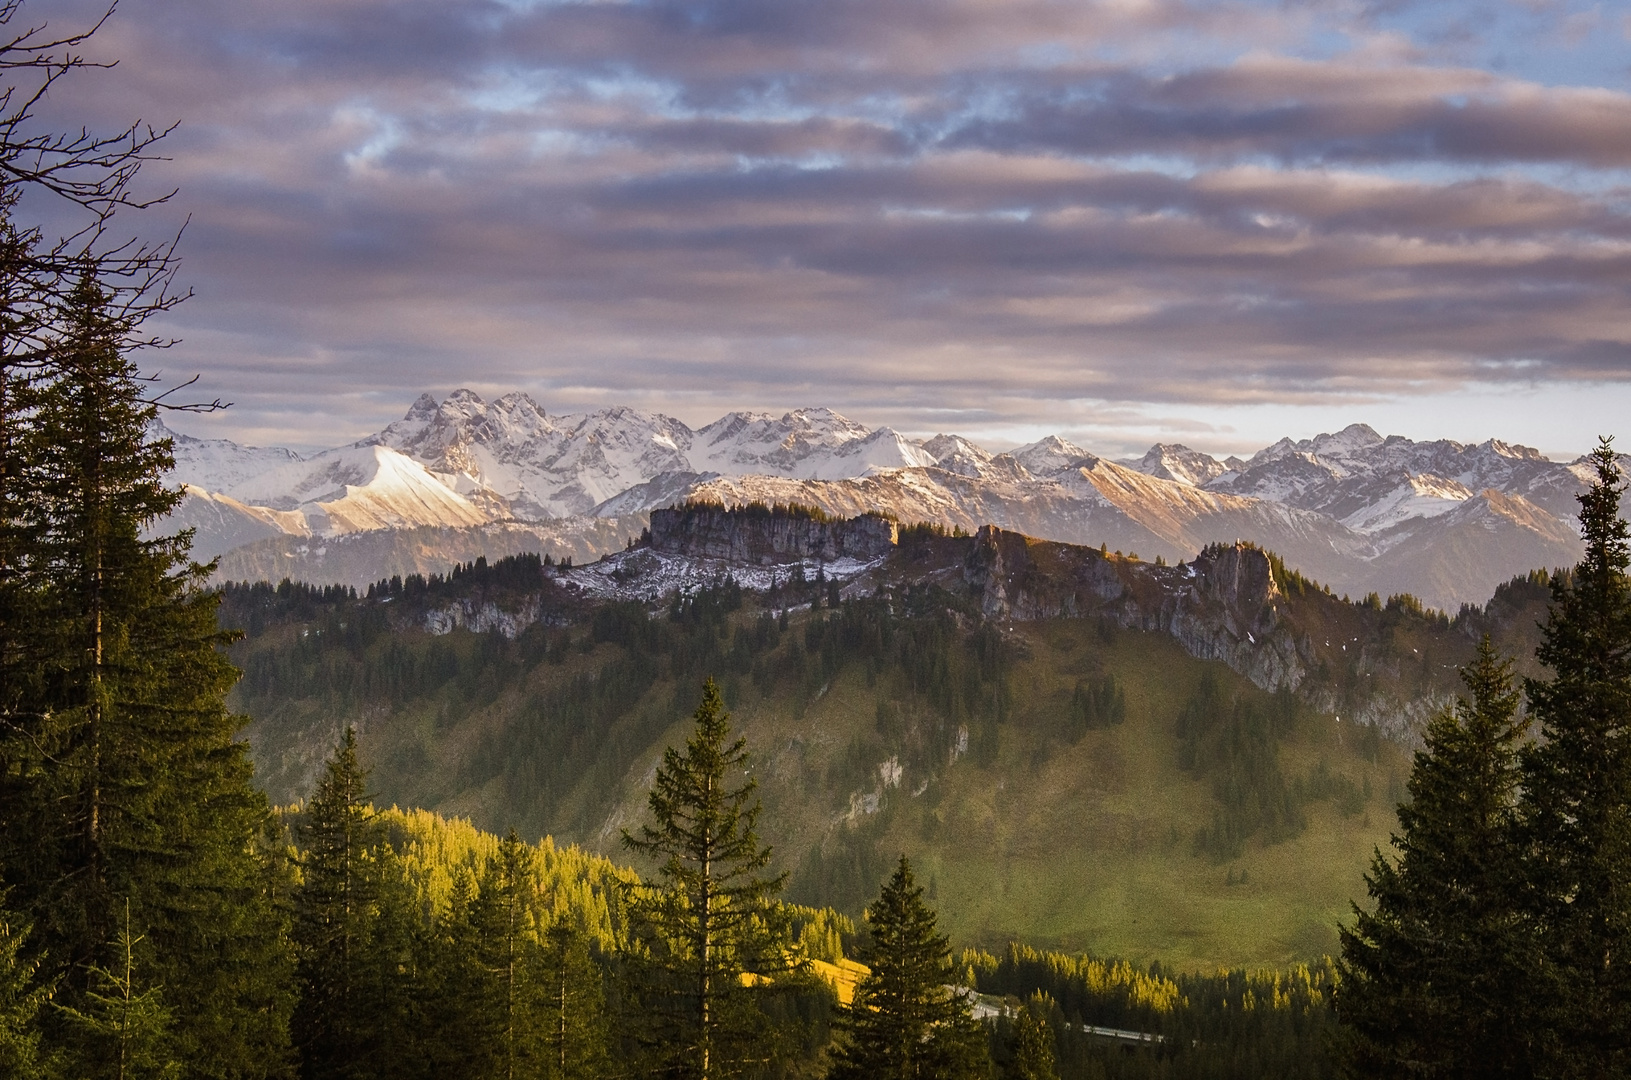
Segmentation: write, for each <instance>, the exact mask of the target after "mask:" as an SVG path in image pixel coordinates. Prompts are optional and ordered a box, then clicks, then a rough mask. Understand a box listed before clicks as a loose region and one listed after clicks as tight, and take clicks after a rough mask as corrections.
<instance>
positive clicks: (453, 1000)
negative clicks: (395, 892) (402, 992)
mask: <svg viewBox="0 0 1631 1080" xmlns="http://www.w3.org/2000/svg"><path fill="white" fill-rule="evenodd" d="M482 899H483V898H478V897H477V895H476V880H475V876H474V874H473V873H472V872H471V870H470V868H469V867H467V866H461V867H459V868H458V869H457V871H456V872H455V875H454V878H453V890H452V894H451V896H450V897H449V899H448V906H447V910H446V911H445V912H442V913H441V914H440V917H439V918H438V919H437V920H436V921H435V923H434V924H433V925H432V926H430V927H428V928H427V929H426V932H424V933H422V934H421V935H420V942H419V948H418V949H417V950H416V951H417V952H418V953H419V957H420V962H419V964H418V968H419V972H420V979H419V982H418V985H417V986H416V987H415V991H416V992H415V995H414V997H415V1002H414V1004H415V1008H414V1024H413V1031H412V1035H411V1038H412V1041H413V1042H415V1043H416V1044H417V1045H418V1046H419V1047H420V1053H419V1055H418V1058H419V1060H418V1062H416V1065H418V1066H420V1067H422V1068H423V1070H424V1072H425V1074H426V1075H429V1076H453V1075H458V1076H468V1077H472V1078H480V1077H488V1076H494V1075H503V1073H502V1071H498V1070H496V1069H495V1065H496V1064H497V1063H498V1060H499V1056H500V1055H499V1053H498V1049H499V1046H498V1044H499V1041H500V1036H501V1033H502V1025H503V1022H504V1015H503V1006H504V1002H503V999H502V998H501V996H500V993H499V984H498V979H497V978H496V976H495V973H494V971H493V970H492V968H491V967H490V966H489V963H488V952H489V949H488V944H489V943H488V941H487V940H485V935H484V934H483V929H484V927H483V925H482V924H483V922H484V921H485V920H484V919H483V917H482V911H481V908H482V906H483V904H482Z"/></svg>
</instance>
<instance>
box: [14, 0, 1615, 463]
mask: <svg viewBox="0 0 1631 1080" xmlns="http://www.w3.org/2000/svg"><path fill="white" fill-rule="evenodd" d="M94 10H95V9H94V6H91V5H87V4H85V3H82V2H80V0H27V2H26V3H25V6H24V8H23V10H22V12H21V13H20V14H19V15H18V16H17V18H16V19H15V20H14V22H16V21H19V20H20V21H26V22H30V23H37V22H48V23H49V24H50V26H51V28H52V29H53V30H59V29H68V28H72V27H74V26H77V25H79V24H83V23H84V22H85V21H86V20H87V19H88V18H90V17H91V15H92V13H93V11H94ZM84 53H85V54H86V55H87V57H90V58H92V59H99V60H114V59H116V60H117V61H118V64H117V65H116V66H115V67H113V68H111V69H107V70H95V71H87V72H81V73H79V74H77V75H76V76H75V77H74V78H73V79H71V80H68V81H65V82H63V83H61V84H59V85H58V86H57V87H55V88H54V89H53V90H52V93H51V95H50V97H49V99H48V100H47V101H46V102H44V103H43V105H42V107H41V110H40V117H39V119H40V122H41V123H45V124H56V125H65V126H68V127H71V128H75V129H77V128H78V127H80V126H82V125H89V126H91V127H92V128H102V129H117V128H120V127H123V126H124V125H126V124H128V123H130V122H131V121H132V120H135V119H138V118H139V119H141V120H143V121H146V122H149V123H153V124H159V125H168V124H170V123H179V126H178V127H177V129H176V130H175V132H174V133H173V134H172V135H170V136H169V137H168V138H167V139H166V140H165V143H164V153H165V155H166V157H167V160H164V161H158V162H153V163H151V164H150V165H149V166H148V168H147V169H146V171H145V172H144V174H143V178H142V182H143V184H145V185H151V190H152V191H154V192H161V191H164V190H169V189H170V188H175V189H177V194H176V195H175V196H174V198H173V199H171V200H170V202H169V203H167V204H165V205H164V206H162V207H159V208H156V209H152V210H148V211H144V212H143V213H141V214H139V215H138V214H131V215H127V216H126V217H125V218H124V219H123V220H121V221H120V227H121V228H125V229H128V230H130V231H131V232H132V233H133V234H135V235H142V236H159V235H163V234H164V233H165V232H166V231H167V230H172V229H175V228H177V227H179V225H180V224H181V223H182V222H183V221H185V222H186V228H185V232H184V234H183V238H182V242H181V246H180V253H181V256H182V260H183V261H182V269H181V281H182V283H183V284H184V285H186V286H188V287H190V288H191V289H192V290H193V292H194V296H193V298H192V299H191V300H189V301H188V302H187V303H185V304H183V305H182V306H181V307H179V308H178V309H176V310H175V311H174V312H173V313H171V314H169V315H167V316H165V317H164V319H163V320H162V321H161V322H160V323H158V324H155V326H154V327H151V328H150V329H153V330H156V331H158V332H162V333H164V334H167V335H170V336H173V337H175V338H178V339H179V344H178V345H176V346H175V347H173V348H172V349H171V350H169V351H168V352H166V353H164V354H162V355H160V354H150V355H149V356H148V357H146V358H145V359H144V363H145V364H147V365H148V366H149V367H150V368H152V369H154V370H162V371H164V372H165V373H166V374H167V375H169V376H172V377H181V376H186V375H191V374H195V373H196V374H198V375H199V376H200V382H199V384H198V389H199V391H200V392H201V393H203V394H205V395H207V396H210V397H215V396H219V397H221V398H224V399H226V400H229V401H232V402H234V403H235V404H234V405H233V407H232V408H231V409H230V410H227V411H226V412H225V413H222V414H217V415H213V416H208V417H186V418H183V419H180V420H177V421H176V422H175V424H174V425H173V426H175V427H177V428H178V429H179V430H184V431H189V432H191V433H194V434H199V435H208V436H220V437H230V438H235V439H237V440H238V441H241V442H251V443H261V444H268V443H272V444H282V445H294V446H299V447H306V448H315V447H319V446H332V445H336V444H339V443H342V442H346V441H349V440H351V439H355V438H358V437H361V436H363V435H366V434H368V433H370V432H372V431H375V430H378V429H379V428H380V427H382V426H384V424H386V423H388V422H389V421H391V420H393V419H396V418H398V417H399V416H400V415H401V414H402V413H403V412H404V411H405V410H406V409H407V407H408V405H409V404H410V403H411V402H412V401H413V399H414V398H416V397H417V396H418V395H419V394H420V393H421V392H422V391H426V390H429V391H431V392H433V393H436V394H438V395H441V394H445V393H446V392H448V391H451V390H453V389H455V388H457V387H461V386H465V387H470V388H472V389H474V390H476V391H477V392H478V393H481V394H483V395H489V396H496V395H497V394H499V393H503V392H506V391H509V390H524V391H526V392H528V393H530V394H531V395H532V396H533V397H534V398H535V399H536V400H537V401H538V402H539V403H540V404H541V405H542V406H543V407H544V408H545V409H546V410H547V411H548V412H551V413H562V412H571V411H580V410H584V409H591V408H598V407H603V406H609V405H628V406H633V407H637V408H641V409H648V410H652V411H659V412H665V413H668V414H670V415H673V416H677V417H679V418H680V419H682V420H684V421H686V422H687V423H690V424H692V425H693V426H699V425H700V424H703V423H706V422H707V421H709V420H712V419H714V418H715V417H717V416H719V415H721V414H722V413H724V412H726V411H728V410H731V409H756V410H767V411H771V412H777V413H779V412H782V411H785V410H787V409H791V408H797V407H801V406H814V405H824V406H828V407H830V408H834V409H837V410H838V411H840V412H842V413H844V414H846V415H848V416H851V417H852V418H854V419H856V420H859V421H861V422H863V423H866V424H868V425H871V426H879V425H886V424H887V425H889V426H892V427H895V428H896V429H898V430H901V431H904V432H907V433H909V434H915V435H930V434H933V433H935V432H940V431H950V432H957V433H960V434H964V435H967V436H970V437H973V438H975V439H976V440H977V441H980V442H983V443H985V444H987V445H990V446H992V447H993V448H1000V447H1002V446H1007V445H1013V444H1015V443H1019V442H1024V441H1029V440H1031V439H1034V438H1038V437H1040V436H1041V435H1044V434H1050V433H1061V434H1064V435H1066V436H1067V437H1069V438H1071V439H1072V440H1073V441H1075V442H1077V443H1079V444H1081V445H1083V446H1085V447H1087V448H1089V449H1092V450H1095V451H1097V452H1099V453H1106V454H1131V453H1136V452H1140V451H1142V449H1143V448H1145V447H1147V446H1149V445H1150V444H1151V443H1153V442H1155V441H1157V440H1161V441H1169V442H1182V443H1185V444H1187V445H1190V446H1193V447H1196V448H1199V449H1204V450H1208V451H1211V452H1214V453H1219V454H1222V453H1239V452H1250V451H1251V450H1255V449H1257V448H1260V447H1262V446H1265V445H1267V444H1269V443H1270V442H1273V441H1274V440H1276V439H1278V438H1279V437H1281V436H1283V435H1290V436H1293V437H1298V438H1304V437H1308V436H1311V435H1314V434H1317V433H1319V432H1321V431H1333V430H1337V429H1339V428H1341V427H1342V426H1345V425H1346V424H1349V423H1352V422H1356V421H1362V422H1366V423H1369V424H1371V425H1372V426H1373V427H1375V428H1377V429H1378V430H1380V431H1383V432H1384V433H1398V434H1404V435H1408V436H1411V437H1413V438H1440V437H1447V438H1455V439H1458V440H1461V441H1482V440H1483V439H1486V438H1490V437H1496V438H1500V439H1503V440H1506V441H1509V442H1518V443H1523V444H1526V445H1531V446H1537V447H1539V448H1540V449H1541V450H1542V451H1544V452H1546V453H1548V454H1550V455H1552V456H1555V457H1572V456H1574V455H1576V454H1579V453H1582V452H1584V451H1585V450H1586V449H1587V448H1588V447H1589V446H1590V445H1591V443H1592V442H1593V441H1594V439H1595V436H1596V435H1597V434H1599V433H1604V434H1608V433H1619V434H1620V435H1621V436H1622V439H1623V440H1626V441H1631V430H1626V427H1627V425H1626V418H1627V417H1628V416H1631V13H1628V11H1627V9H1625V8H1624V7H1622V6H1621V5H1619V4H1615V3H1598V2H1588V0H1506V2H1489V0H1485V2H1480V0H1432V2H1418V0H1374V2H1371V0H1309V2H1295V0H1280V2H1257V0H1104V2H1097V0H944V2H921V0H911V2H908V0H647V2H625V0H573V2H555V0H254V2H253V3H246V2H236V0H123V2H122V3H121V4H120V6H119V8H118V10H117V11H116V13H115V15H114V17H113V18H112V19H111V20H110V21H109V22H108V23H107V24H106V26H105V27H104V28H103V29H102V30H101V31H100V32H99V33H98V34H97V35H96V37H94V38H93V39H92V40H91V42H90V43H89V44H87V46H85V48H84ZM41 212H42V213H47V214H49V213H51V211H50V210H49V208H47V209H44V210H42V211H41Z"/></svg>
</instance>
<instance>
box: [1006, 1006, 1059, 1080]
mask: <svg viewBox="0 0 1631 1080" xmlns="http://www.w3.org/2000/svg"><path fill="white" fill-rule="evenodd" d="M1044 1008H1045V1004H1044V1003H1043V1002H1042V1001H1040V1000H1033V1001H1032V1003H1031V1004H1030V1005H1026V1006H1024V1007H1022V1008H1020V1010H1019V1012H1018V1013H1017V1014H1016V1015H1015V1016H1014V1045H1013V1050H1014V1059H1013V1061H1011V1062H1009V1064H1008V1071H1007V1075H1008V1078H1009V1080H1059V1069H1058V1066H1057V1065H1056V1064H1055V1062H1054V1052H1053V1029H1052V1028H1051V1027H1049V1026H1048V1021H1047V1014H1046V1013H1045V1012H1044V1011H1043V1009H1044Z"/></svg>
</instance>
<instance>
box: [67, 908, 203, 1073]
mask: <svg viewBox="0 0 1631 1080" xmlns="http://www.w3.org/2000/svg"><path fill="white" fill-rule="evenodd" d="M144 940H146V939H145V938H143V937H141V936H139V935H137V934H135V933H134V932H133V931H132V930H131V924H130V906H129V903H128V902H127V903H126V905H125V918H124V925H123V926H121V927H120V929H119V935H118V937H117V938H116V939H115V940H114V942H113V945H114V948H113V967H111V968H108V967H102V966H95V967H92V968H91V988H90V990H89V991H88V992H87V993H86V994H85V1003H84V1005H83V1007H82V1008H77V1009H76V1008H71V1007H64V1008H63V1009H62V1012H63V1014H64V1016H65V1017H66V1018H67V1020H68V1022H69V1026H70V1028H71V1029H72V1030H73V1034H74V1036H76V1040H75V1041H76V1042H77V1043H78V1044H79V1045H78V1047H77V1049H78V1050H79V1053H78V1055H76V1061H75V1071H76V1072H78V1073H79V1074H80V1075H82V1076H84V1077H86V1078H87V1080H89V1078H91V1077H96V1078H98V1080H100V1078H104V1077H105V1078H106V1080H173V1078H175V1077H179V1076H180V1075H181V1064H180V1062H179V1061H177V1060H176V1058H175V1056H174V1049H173V1045H172V1039H171V1034H170V1033H171V1028H172V1026H173V1014H172V1012H171V1010H170V1008H169V1006H168V1005H166V1004H165V1002H164V993H163V987H161V986H158V985H155V984H152V983H147V982H145V980H143V979H139V978H138V976H137V970H136V969H137V964H136V948H137V946H138V945H140V944H142V942H143V941H144ZM138 987H140V988H138Z"/></svg>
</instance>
